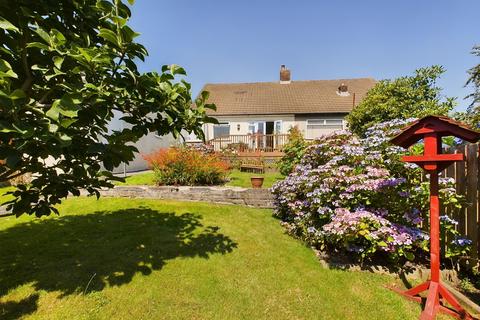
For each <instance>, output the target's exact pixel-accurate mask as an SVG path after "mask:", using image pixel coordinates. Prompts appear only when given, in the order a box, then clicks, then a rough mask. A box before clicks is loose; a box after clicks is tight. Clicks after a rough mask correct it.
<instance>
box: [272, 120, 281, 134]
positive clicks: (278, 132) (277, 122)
mask: <svg viewBox="0 0 480 320" xmlns="http://www.w3.org/2000/svg"><path fill="white" fill-rule="evenodd" d="M277 124H278V126H279V127H280V130H279V131H277ZM273 133H274V134H282V133H283V120H275V121H274V122H273Z"/></svg>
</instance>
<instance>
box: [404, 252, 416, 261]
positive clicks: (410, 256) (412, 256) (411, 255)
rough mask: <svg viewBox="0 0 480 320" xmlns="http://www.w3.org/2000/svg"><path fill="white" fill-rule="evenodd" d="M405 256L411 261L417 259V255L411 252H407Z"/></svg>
mask: <svg viewBox="0 0 480 320" xmlns="http://www.w3.org/2000/svg"><path fill="white" fill-rule="evenodd" d="M405 258H407V259H408V260H410V261H413V260H415V255H414V254H413V253H411V252H405Z"/></svg>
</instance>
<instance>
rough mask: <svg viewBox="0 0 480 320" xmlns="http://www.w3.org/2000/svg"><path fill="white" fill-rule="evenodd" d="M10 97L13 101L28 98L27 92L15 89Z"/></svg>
mask: <svg viewBox="0 0 480 320" xmlns="http://www.w3.org/2000/svg"><path fill="white" fill-rule="evenodd" d="M9 97H10V99H12V100H18V99H24V98H26V97H27V96H26V95H25V92H24V91H23V90H21V89H15V90H14V91H13V92H12V93H10V95H9Z"/></svg>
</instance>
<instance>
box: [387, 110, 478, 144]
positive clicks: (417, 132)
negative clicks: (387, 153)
mask: <svg viewBox="0 0 480 320" xmlns="http://www.w3.org/2000/svg"><path fill="white" fill-rule="evenodd" d="M431 132H437V133H438V134H439V135H440V136H456V137H458V138H461V139H463V140H466V141H468V142H472V143H473V142H477V141H478V140H480V132H478V131H475V130H473V129H472V128H470V127H469V126H467V125H465V124H464V123H462V122H458V121H455V120H453V119H451V118H449V117H444V116H426V117H423V118H421V119H419V120H416V121H413V122H412V123H410V124H409V125H407V126H406V127H405V128H403V129H402V131H401V132H400V133H399V134H397V135H396V136H395V137H393V138H392V139H391V140H390V141H391V142H392V143H393V144H395V145H398V146H401V147H404V148H408V147H409V146H411V145H412V144H414V143H416V142H417V141H419V140H421V139H423V138H424V135H425V134H428V133H431Z"/></svg>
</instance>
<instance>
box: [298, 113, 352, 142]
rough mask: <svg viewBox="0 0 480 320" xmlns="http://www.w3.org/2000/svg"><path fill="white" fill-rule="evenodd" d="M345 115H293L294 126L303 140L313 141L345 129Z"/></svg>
mask: <svg viewBox="0 0 480 320" xmlns="http://www.w3.org/2000/svg"><path fill="white" fill-rule="evenodd" d="M346 115H347V114H300V115H295V125H296V126H298V129H300V131H301V132H302V133H303V136H304V137H305V139H315V138H318V137H320V136H322V135H325V134H329V133H332V132H334V131H338V130H342V129H345V128H346V122H345V116H346Z"/></svg>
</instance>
